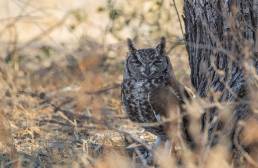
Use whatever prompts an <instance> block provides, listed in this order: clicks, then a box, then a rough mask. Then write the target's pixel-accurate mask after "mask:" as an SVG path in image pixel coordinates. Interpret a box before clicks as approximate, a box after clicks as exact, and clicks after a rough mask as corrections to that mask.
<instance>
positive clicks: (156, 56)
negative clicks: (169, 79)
mask: <svg viewBox="0 0 258 168" xmlns="http://www.w3.org/2000/svg"><path fill="white" fill-rule="evenodd" d="M127 43H128V49H129V52H128V57H127V59H126V63H125V77H126V78H135V79H146V78H156V77H159V76H161V75H164V73H168V72H169V71H167V70H168V69H170V66H171V64H170V62H169V58H168V57H167V56H166V51H165V46H166V41H165V38H164V37H162V38H161V39H160V42H159V43H158V44H157V45H156V46H155V47H154V48H143V49H136V47H135V46H134V45H133V42H132V40H131V39H128V40H127Z"/></svg>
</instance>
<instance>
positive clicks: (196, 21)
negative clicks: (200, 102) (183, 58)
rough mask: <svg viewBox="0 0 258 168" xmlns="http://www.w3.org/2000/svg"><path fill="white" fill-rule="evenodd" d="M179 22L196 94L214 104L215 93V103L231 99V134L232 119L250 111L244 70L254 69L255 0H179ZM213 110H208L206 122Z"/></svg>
mask: <svg viewBox="0 0 258 168" xmlns="http://www.w3.org/2000/svg"><path fill="white" fill-rule="evenodd" d="M184 22H185V40H186V48H187V51H188V55H189V64H190V68H191V82H192V84H193V86H194V88H195V89H196V92H197V93H198V95H199V96H200V97H209V99H208V100H210V101H211V102H214V101H215V98H214V96H213V95H214V94H212V93H214V92H216V93H220V97H219V100H218V101H220V102H225V101H226V102H229V101H230V102H235V108H234V110H233V113H232V114H233V115H232V116H233V118H234V121H233V126H232V130H231V132H234V128H235V127H236V123H237V121H239V120H240V119H244V118H246V117H247V116H249V115H250V114H251V113H252V109H251V108H250V107H249V103H248V101H249V100H250V96H249V93H250V92H248V90H249V91H250V87H249V86H250V83H251V81H250V78H251V77H250V75H254V74H252V73H251V72H250V69H251V68H254V70H255V71H256V73H257V72H258V42H257V39H258V30H257V27H258V0H184ZM255 75H257V74H255ZM256 83H257V81H256ZM216 109H217V108H216V107H214V108H211V109H209V113H208V114H209V115H208V116H209V121H211V120H212V118H213V117H214V116H215V115H217V110H216ZM210 114H211V115H210ZM206 115H207V113H205V116H206ZM205 116H204V118H206V119H207V117H205ZM203 123H205V122H203ZM212 128H213V127H212ZM232 134H233V133H232ZM232 134H231V135H232Z"/></svg>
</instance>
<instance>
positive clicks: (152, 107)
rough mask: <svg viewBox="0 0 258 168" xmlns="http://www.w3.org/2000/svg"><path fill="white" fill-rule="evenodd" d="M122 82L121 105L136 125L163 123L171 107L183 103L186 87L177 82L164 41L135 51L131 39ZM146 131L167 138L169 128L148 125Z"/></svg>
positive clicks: (161, 125) (162, 39)
mask: <svg viewBox="0 0 258 168" xmlns="http://www.w3.org/2000/svg"><path fill="white" fill-rule="evenodd" d="M128 48H129V52H128V57H127V59H126V61H125V67H124V78H123V82H122V103H123V105H124V108H125V111H126V113H127V114H128V117H129V118H130V119H131V120H132V121H133V122H137V123H155V122H160V121H161V120H162V118H165V117H168V115H169V114H168V111H169V109H168V108H169V107H171V106H179V108H180V105H181V104H182V103H183V99H184V96H188V95H187V94H185V93H186V92H185V89H184V87H183V86H182V85H181V84H180V83H179V82H178V81H177V80H176V79H175V76H174V73H173V69H172V65H171V63H170V60H169V58H168V56H167V55H166V53H165V38H161V41H160V42H159V43H158V45H157V46H156V47H154V48H144V49H136V48H135V47H134V46H133V43H132V41H131V40H130V39H129V40H128ZM144 128H145V129H146V130H147V131H149V132H151V133H153V134H155V135H157V136H159V137H161V138H162V139H164V138H165V139H166V138H167V133H166V125H164V124H160V125H155V126H145V127H144Z"/></svg>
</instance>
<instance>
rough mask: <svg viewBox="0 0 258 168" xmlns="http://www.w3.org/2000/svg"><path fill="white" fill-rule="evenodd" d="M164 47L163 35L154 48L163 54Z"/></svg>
mask: <svg viewBox="0 0 258 168" xmlns="http://www.w3.org/2000/svg"><path fill="white" fill-rule="evenodd" d="M165 48H166V39H165V37H161V39H160V42H159V43H158V44H157V46H156V50H157V52H158V53H159V54H161V55H163V54H165Z"/></svg>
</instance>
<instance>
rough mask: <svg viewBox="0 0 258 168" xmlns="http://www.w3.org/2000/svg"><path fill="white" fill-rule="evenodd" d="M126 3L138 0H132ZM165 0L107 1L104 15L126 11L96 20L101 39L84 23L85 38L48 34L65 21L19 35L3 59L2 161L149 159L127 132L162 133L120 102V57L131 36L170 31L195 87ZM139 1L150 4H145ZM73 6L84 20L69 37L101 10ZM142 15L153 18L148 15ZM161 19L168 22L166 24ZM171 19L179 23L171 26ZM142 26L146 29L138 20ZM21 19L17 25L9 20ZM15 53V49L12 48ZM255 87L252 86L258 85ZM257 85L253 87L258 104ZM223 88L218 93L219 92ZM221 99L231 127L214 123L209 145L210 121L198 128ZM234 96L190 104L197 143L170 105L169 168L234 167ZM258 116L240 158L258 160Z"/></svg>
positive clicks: (112, 163)
mask: <svg viewBox="0 0 258 168" xmlns="http://www.w3.org/2000/svg"><path fill="white" fill-rule="evenodd" d="M137 2H138V1H137ZM177 3H178V1H177ZM125 4H126V5H128V4H129V5H132V3H131V2H129V1H128V2H125ZM165 4H166V5H164V6H160V4H159V3H154V1H153V2H145V1H139V2H138V4H137V5H132V8H130V9H129V8H126V6H123V5H124V4H123V3H122V4H120V3H118V4H108V5H105V4H101V6H100V7H99V9H98V10H99V11H100V12H104V13H101V14H100V15H110V14H112V12H121V11H124V13H122V14H121V16H119V17H118V18H117V19H112V17H113V16H112V17H111V18H106V20H105V22H104V21H103V22H104V23H106V22H107V26H106V27H105V30H102V31H101V30H97V31H98V32H99V31H100V32H102V33H103V34H101V33H97V34H101V35H102V36H101V37H99V38H97V39H93V38H92V36H88V35H87V33H86V35H85V34H83V33H82V34H83V35H82V34H80V33H78V34H79V38H78V39H77V43H75V44H71V43H69V40H68V42H67V43H64V44H61V43H60V44H59V42H58V44H57V45H53V41H51V40H50V41H51V42H49V39H51V32H52V31H55V32H56V31H58V30H60V29H58V28H57V29H54V30H52V31H50V32H49V33H47V34H43V35H42V34H40V36H36V38H35V41H33V45H31V44H30V45H25V46H24V45H23V43H22V44H20V43H19V41H16V42H15V43H13V41H12V40H11V42H10V43H11V44H10V45H7V46H8V47H7V49H6V50H4V51H3V52H2V54H1V59H0V100H1V101H0V105H1V106H0V107H1V110H0V166H1V167H64V166H65V167H89V168H93V167H94V168H132V167H133V168H134V167H144V166H143V165H144V163H143V162H144V159H143V160H142V158H140V159H139V158H138V156H137V155H136V154H131V153H130V152H128V148H127V147H128V146H134V145H135V144H127V143H126V141H125V140H124V138H125V136H129V137H131V138H132V139H134V140H136V141H139V142H141V143H142V144H144V145H145V146H147V147H150V146H151V145H152V144H153V141H154V139H155V136H153V135H151V134H149V133H146V132H142V129H141V127H140V126H139V125H137V124H134V123H131V122H130V121H129V120H128V119H127V118H126V115H125V113H124V111H123V109H122V107H121V102H120V83H121V81H122V74H123V63H122V61H123V60H124V58H125V56H126V50H127V49H126V48H125V46H126V45H125V40H124V39H125V38H127V36H131V37H134V38H135V40H136V41H138V42H139V43H140V44H139V46H150V45H154V44H153V41H155V40H156V39H157V38H159V37H160V36H161V35H165V36H167V37H168V51H169V55H170V56H171V60H172V64H173V67H174V69H175V74H176V77H177V78H178V79H179V81H181V82H182V83H184V84H185V85H187V86H188V87H190V88H191V84H190V80H189V73H190V72H189V67H188V58H187V55H186V51H185V47H184V45H181V44H182V43H181V39H182V37H181V30H180V26H179V23H178V21H177V17H176V16H175V13H174V12H173V13H172V14H171V13H169V12H168V11H171V6H170V5H171V4H170V1H165ZM112 5H114V6H112ZM179 5H181V3H180V4H179ZM103 7H104V8H105V10H103ZM108 7H109V8H108ZM125 8H126V9H125ZM139 9H143V12H142V11H141V10H139ZM160 9H162V10H163V11H165V12H163V13H161V14H160V18H161V19H159V18H156V17H154V15H155V14H159V11H160ZM156 12H157V13H156ZM71 13H72V14H71V15H73V19H74V18H77V20H76V23H77V24H78V27H76V28H74V29H73V31H71V32H69V33H70V34H69V33H68V34H69V36H68V37H70V36H71V34H72V35H75V34H76V35H78V34H77V33H76V30H77V29H78V31H79V32H81V30H82V28H84V27H83V26H82V25H84V26H85V25H86V27H88V26H89V25H90V23H92V22H91V21H92V20H93V19H92V18H91V19H90V23H89V22H87V21H85V20H80V19H79V21H78V18H81V17H82V16H81V13H76V12H74V11H73V12H71ZM145 15H146V16H145ZM92 16H93V15H92ZM94 16H95V15H94ZM97 16H99V15H98V14H96V17H97ZM132 16H135V20H132V21H130V20H128V18H131V17H132ZM142 16H144V17H145V19H146V20H147V21H146V20H141V19H142ZM144 17H143V18H144ZM97 18H98V17H97ZM70 19H71V18H70V17H68V21H67V22H66V21H64V23H63V24H64V25H62V26H67V24H68V23H69V24H68V27H69V26H70V28H71V24H70V23H75V22H74V20H72V19H71V20H70ZM148 21H149V22H148ZM127 22H128V23H127ZM8 23H9V22H8ZM125 23H126V24H128V25H124V24H125ZM163 23H164V27H162V26H160V25H162V24H163ZM171 23H173V29H169V28H171V25H170V24H171ZM17 24H18V23H17ZM98 24H99V23H98ZM14 25H15V23H14ZM51 25H52V24H51ZM92 25H95V24H92ZM153 25H155V26H153ZM73 26H74V25H73ZM95 26H96V25H95ZM139 26H140V27H142V29H137V27H139ZM14 27H15V26H10V29H12V28H14ZM18 27H20V23H19V24H18ZM50 27H51V26H50ZM57 27H58V26H57ZM90 29H93V27H90ZM94 29H95V27H94ZM8 30H9V28H8ZM61 30H62V29H61ZM22 31H24V30H22ZM90 32H91V31H90ZM16 33H17V32H16ZM66 33H67V32H66ZM14 34H15V33H14ZM93 34H94V33H93ZM41 35H42V36H43V37H42V39H41ZM55 35H56V34H55ZM125 36H126V37H125ZM54 37H55V38H58V37H57V36H54ZM4 38H6V37H4ZM8 38H10V37H9V36H8ZM32 39H33V38H32ZM46 39H48V40H46ZM143 39H146V40H143ZM16 40H17V39H16ZM30 40H31V39H29V41H30ZM25 41H26V40H25ZM34 42H35V43H34ZM54 43H55V42H54ZM25 44H26V42H25ZM16 47H17V48H19V50H16V49H17V48H16ZM8 54H11V56H10V58H9V57H8V56H7V55H8ZM7 57H8V58H9V59H8V60H6V58H7ZM254 83H255V82H254ZM256 87H257V86H254V88H255V89H254V90H257V89H256ZM255 93H256V92H253V94H252V95H251V96H252V100H253V101H252V106H253V109H254V112H255V113H256V111H257V108H256V107H257V103H256V102H257V101H255V100H256V99H257V96H256V94H255ZM219 96H220V95H216V94H214V99H216V97H219ZM214 105H216V106H217V107H218V111H219V115H218V118H215V119H214V120H222V121H223V123H224V128H223V129H222V130H221V132H216V134H218V136H219V137H221V141H220V142H219V145H218V146H216V147H214V148H210V147H209V146H207V143H208V135H207V130H205V131H204V132H200V129H201V128H200V119H201V116H202V114H203V113H204V109H206V108H209V107H213V106H214ZM232 106H233V105H232V104H230V103H219V102H218V101H214V104H211V103H210V101H209V100H206V99H201V98H198V97H197V98H195V99H194V100H193V101H191V102H188V103H187V104H186V107H185V108H186V109H187V111H188V113H189V114H190V118H191V126H190V132H191V134H192V135H194V140H195V141H196V142H197V146H198V147H197V148H196V149H194V150H190V149H189V147H188V146H187V144H186V143H185V142H184V141H183V138H182V137H181V130H180V126H179V125H180V123H181V120H180V117H179V115H174V113H175V111H176V110H175V109H171V111H172V112H173V115H171V116H172V118H173V121H174V122H172V124H171V125H170V126H171V128H170V131H171V137H172V141H171V142H170V143H171V144H170V146H169V148H168V146H166V145H164V146H161V147H160V148H158V149H156V150H155V151H154V153H153V155H154V161H155V163H156V164H157V165H159V166H160V167H161V168H171V167H179V165H180V166H183V167H187V168H197V167H204V168H216V167H222V168H230V167H233V158H232V151H231V150H230V142H229V141H230V139H229V133H228V132H227V129H229V128H230V127H232V124H231V123H232V122H231V121H232V118H231V112H232ZM214 122H215V121H214ZM257 124H258V121H257V116H256V114H255V115H254V116H251V117H249V118H247V119H246V120H244V121H243V122H241V123H240V124H239V130H240V131H239V137H237V138H239V139H240V140H239V143H240V144H241V145H240V147H241V151H242V153H241V154H240V156H239V158H237V159H238V160H239V164H241V165H243V167H250V168H251V167H257V163H256V162H257V161H258V158H257V151H258V148H257V144H258V136H257V134H256V130H257V128H258V125H257ZM145 167H154V166H153V165H152V166H147V165H145Z"/></svg>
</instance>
